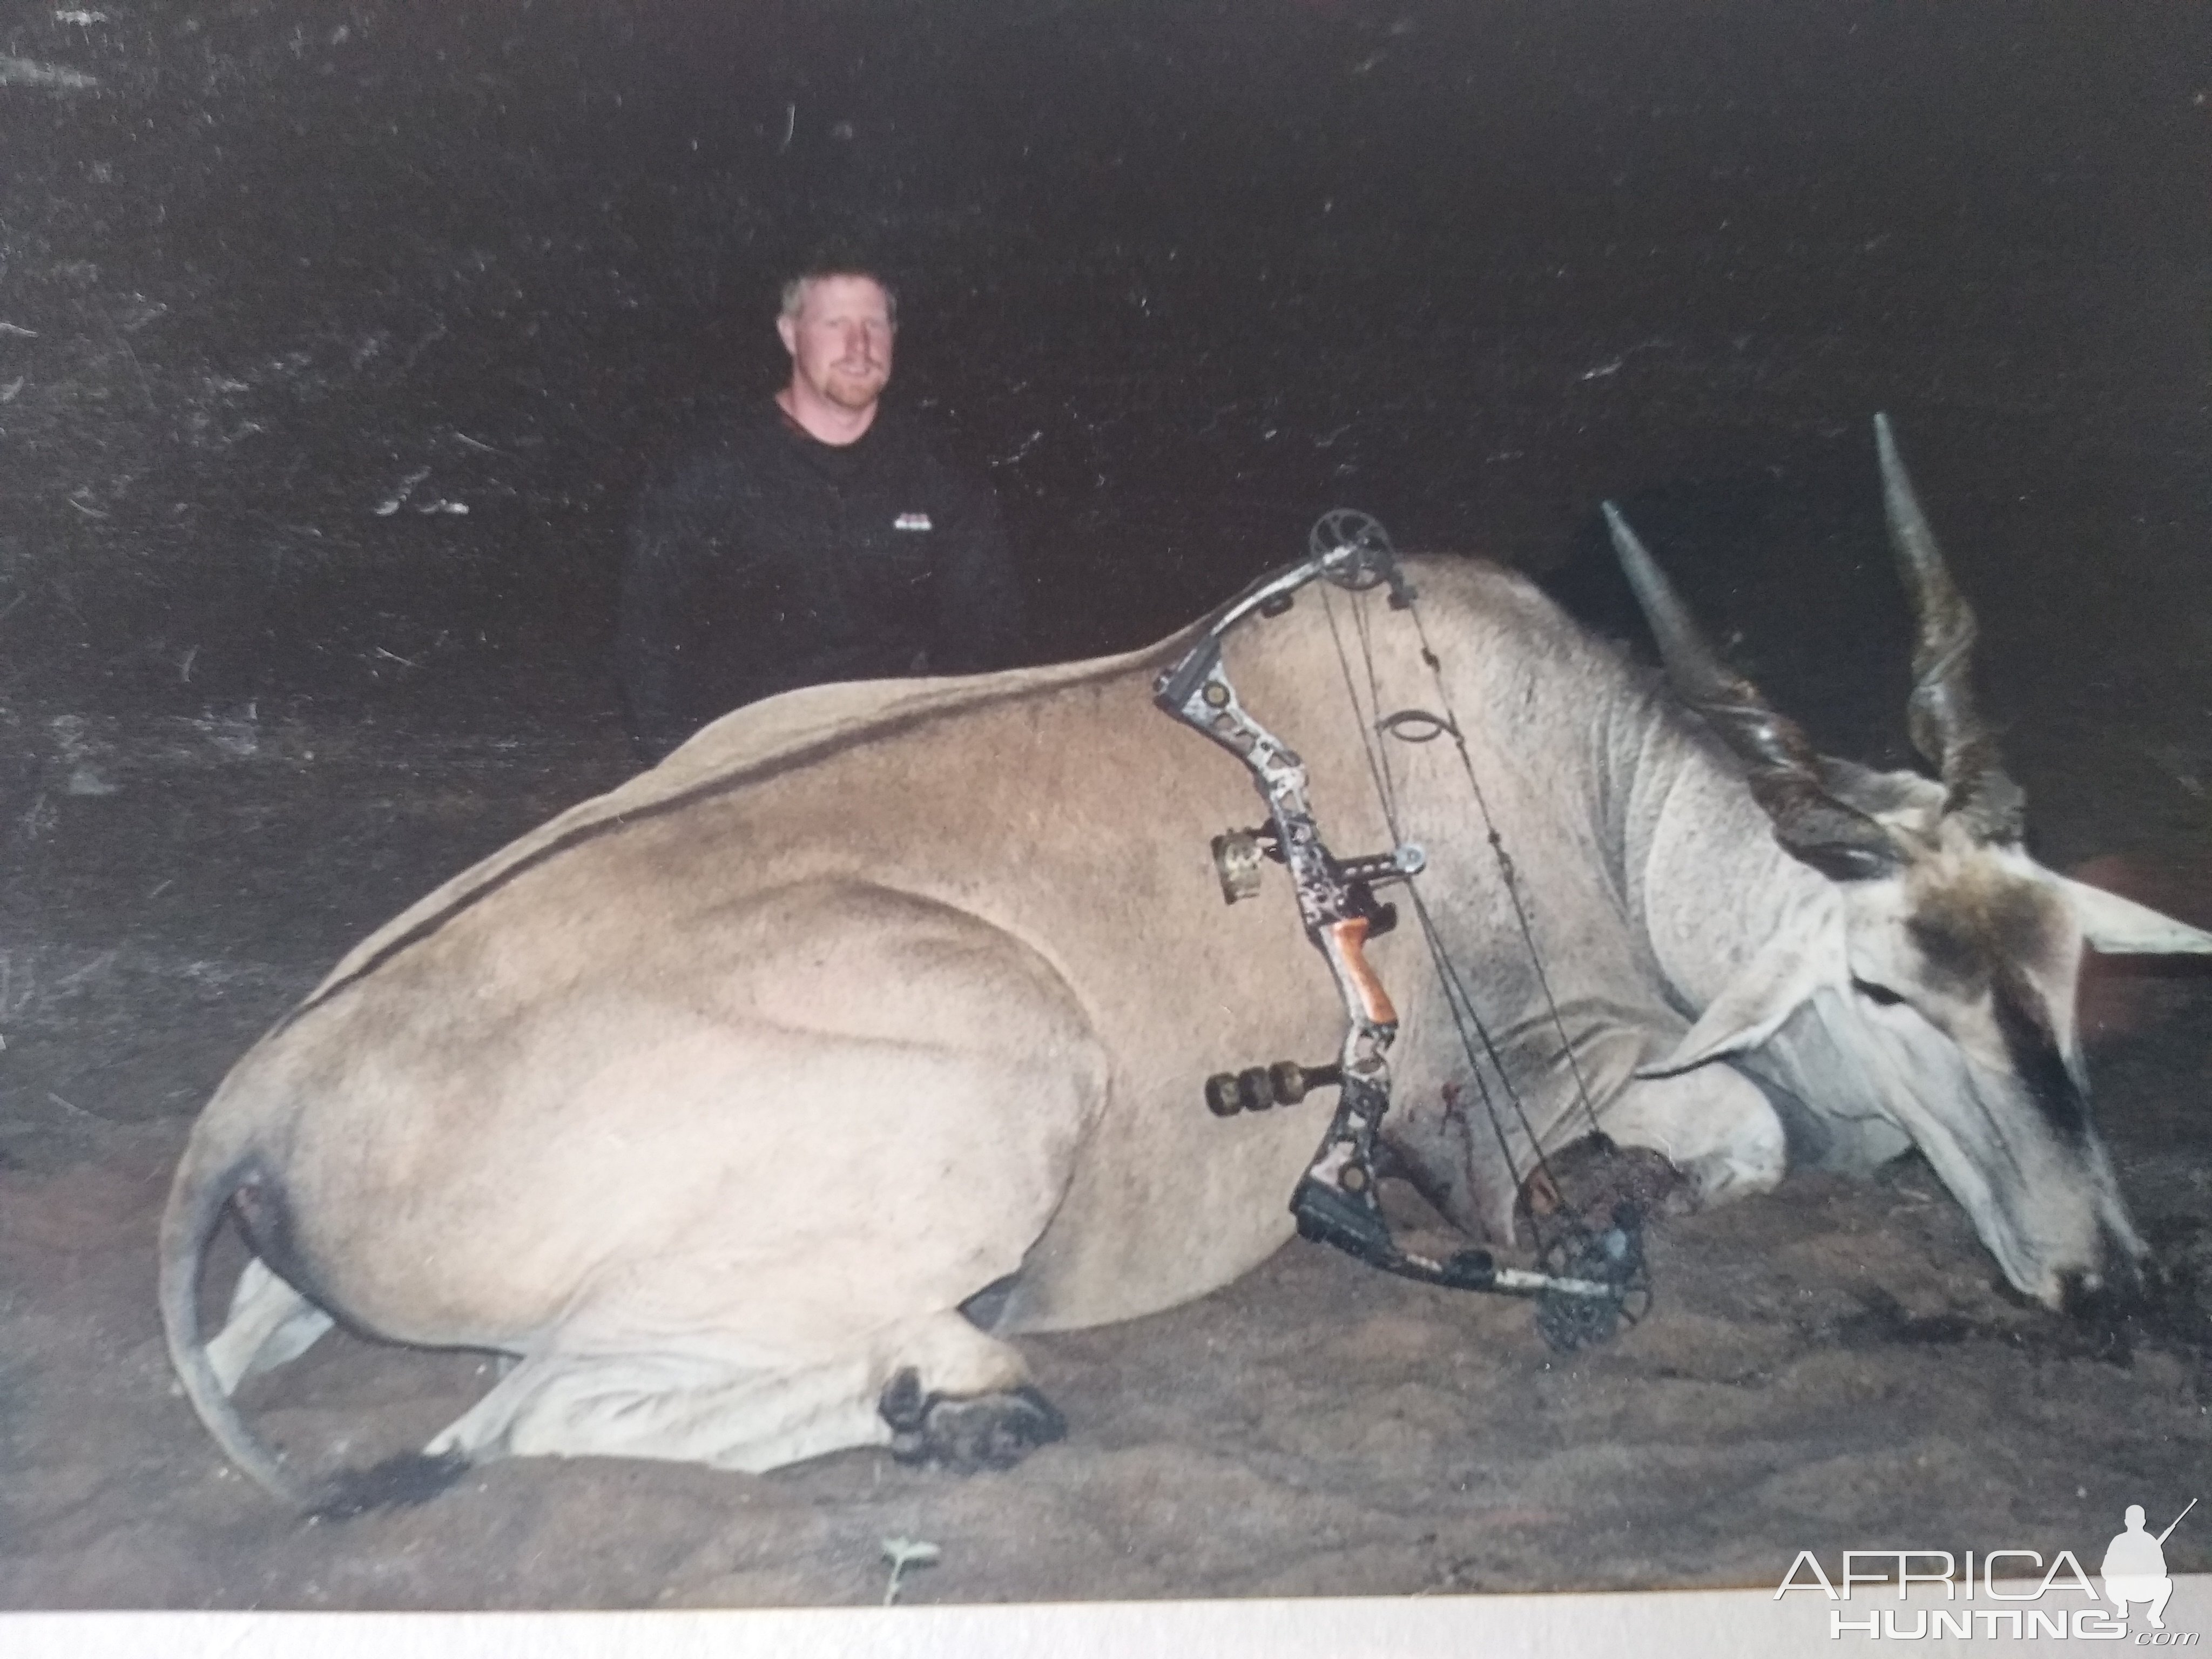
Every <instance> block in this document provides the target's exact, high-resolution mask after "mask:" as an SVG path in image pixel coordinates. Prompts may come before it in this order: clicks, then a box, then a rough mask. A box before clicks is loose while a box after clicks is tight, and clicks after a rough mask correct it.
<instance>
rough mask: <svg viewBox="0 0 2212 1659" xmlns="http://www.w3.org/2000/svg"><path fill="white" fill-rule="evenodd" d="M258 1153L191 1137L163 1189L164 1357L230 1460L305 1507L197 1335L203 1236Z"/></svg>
mask: <svg viewBox="0 0 2212 1659" xmlns="http://www.w3.org/2000/svg"><path fill="white" fill-rule="evenodd" d="M255 1173H256V1159H255V1157H254V1154H252V1152H234V1151H231V1150H229V1149H222V1148H215V1147H210V1146H208V1145H207V1143H206V1142H205V1140H204V1139H203V1138H202V1137H200V1136H197V1135H196V1136H194V1137H193V1139H192V1143H191V1146H188V1147H187V1148H186V1149H185V1158H184V1162H183V1163H182V1164H179V1166H178V1169H177V1177H176V1181H175V1182H174V1184H173V1185H172V1186H171V1187H170V1188H169V1205H168V1208H167V1210H166V1211H164V1212H162V1216H161V1327H162V1328H163V1330H164V1331H166V1332H167V1334H168V1339H169V1361H170V1363H171V1364H173V1365H174V1366H175V1367H176V1368H177V1376H178V1378H179V1380H180V1381H181V1382H182V1383H184V1385H185V1398H186V1399H188V1400H190V1401H191V1402H192V1409H193V1410H194V1411H196V1412H197V1413H199V1416H200V1421H201V1422H203V1423H204V1424H206V1425H207V1428H208V1432H209V1433H210V1434H212V1435H213V1436H214V1437H216V1443H217V1444H218V1445H220V1446H221V1447H222V1449H223V1450H224V1451H225V1452H226V1453H227V1454H228V1455H229V1457H230V1461H231V1462H234V1463H235V1464H237V1465H238V1467H239V1468H241V1469H243V1470H245V1471H246V1474H250V1475H252V1477H253V1479H254V1480H256V1481H257V1482H258V1483H259V1484H260V1485H261V1486H264V1487H266V1488H267V1489H268V1490H269V1491H270V1492H273V1493H274V1494H275V1495H276V1497H278V1498H283V1500H284V1501H285V1502H287V1503H289V1504H297V1505H299V1506H300V1507H301V1508H303V1509H305V1508H308V1507H311V1506H312V1504H313V1498H312V1497H311V1496H310V1494H309V1492H307V1488H306V1487H305V1486H302V1485H301V1483H300V1481H299V1480H297V1479H296V1478H295V1477H294V1475H293V1474H292V1473H291V1472H290V1471H289V1470H288V1469H287V1468H285V1467H284V1465H283V1462H282V1460H281V1459H279V1458H278V1456H277V1455H276V1453H275V1452H274V1451H272V1450H270V1449H269V1448H268V1447H267V1446H265V1445H264V1444H262V1443H261V1442H260V1441H258V1440H257V1439H255V1438H254V1437H253V1434H252V1431H251V1430H249V1429H248V1428H247V1427H246V1420H245V1419H243V1418H242V1417H240V1415H239V1414H238V1407H236V1406H235V1405H234V1404H233V1403H232V1401H231V1398H230V1396H229V1395H228V1394H226V1393H225V1392H224V1391H223V1387H222V1381H221V1379H220V1378H218V1377H217V1376H216V1370H215V1366H214V1365H213V1364H212V1363H210V1360H209V1358H208V1351H207V1343H206V1342H205V1341H204V1340H202V1337H201V1333H200V1309H199V1288H200V1268H201V1265H202V1263H203V1262H204V1261H205V1260H206V1257H207V1247H208V1242H209V1241H210V1239H212V1238H213V1237H215V1232H216V1228H217V1227H218V1226H220V1225H222V1213H223V1210H224V1208H225V1206H228V1204H229V1202H230V1200H231V1198H232V1197H233V1195H234V1194H236V1193H237V1192H239V1191H240V1188H245V1187H246V1186H249V1185H251V1184H252V1181H253V1178H254V1175H255Z"/></svg>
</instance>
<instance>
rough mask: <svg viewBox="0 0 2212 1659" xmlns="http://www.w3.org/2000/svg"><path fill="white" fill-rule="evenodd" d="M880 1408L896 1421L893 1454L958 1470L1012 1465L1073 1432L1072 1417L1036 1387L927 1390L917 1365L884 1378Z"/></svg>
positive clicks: (965, 1471)
mask: <svg viewBox="0 0 2212 1659" xmlns="http://www.w3.org/2000/svg"><path fill="white" fill-rule="evenodd" d="M877 1409H878V1411H880V1412H881V1413H883V1417H884V1421H885V1422H886V1423H889V1424H890V1425H891V1455H892V1456H894V1457H896V1459H898V1461H899V1462H902V1463H934V1464H936V1465H938V1466H939V1468H947V1469H950V1470H951V1471H952V1472H953V1473H954V1474H975V1472H976V1471H977V1470H978V1469H1010V1468H1013V1466H1014V1465H1015V1464H1017V1463H1018V1462H1021V1461H1022V1459H1023V1458H1024V1457H1026V1456H1027V1455H1029V1454H1030V1452H1031V1451H1032V1450H1034V1449H1036V1448H1037V1447H1039V1446H1042V1445H1043V1444H1045V1443H1047V1442H1048V1441H1053V1440H1058V1439H1060V1437H1062V1436H1063V1435H1065V1434H1066V1432H1067V1423H1066V1419H1063V1418H1062V1417H1061V1416H1060V1413H1059V1412H1058V1411H1057V1410H1056V1409H1054V1406H1053V1404H1052V1402H1051V1401H1048V1400H1047V1399H1046V1398H1045V1397H1044V1396H1043V1395H1041V1394H1039V1393H1038V1392H1037V1391H1036V1389H1030V1388H1022V1389H1012V1390H1010V1391H1008V1392H1006V1393H1002V1394H979V1395H969V1396H967V1397H966V1398H964V1399H962V1398H956V1397H955V1396H953V1395H942V1394H933V1395H925V1394H923V1393H922V1391H921V1377H920V1376H917V1375H916V1374H915V1371H914V1370H913V1369H912V1368H911V1367H908V1369H906V1370H902V1371H900V1372H899V1373H898V1375H897V1376H894V1377H892V1378H891V1380H890V1382H889V1383H886V1384H884V1392H883V1395H882V1397H881V1398H880V1399H879V1400H878V1401H877Z"/></svg>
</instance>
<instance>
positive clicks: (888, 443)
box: [616, 398, 1021, 760]
mask: <svg viewBox="0 0 2212 1659" xmlns="http://www.w3.org/2000/svg"><path fill="white" fill-rule="evenodd" d="M1020 629H1021V604H1020V594H1019V592H1018V589H1017V588H1016V586H1015V584H1014V577H1013V570H1012V562H1011V560H1010V558H1009V557H1008V555H1007V550H1006V531H1005V528H1004V526H1002V525H1001V523H1000V518H999V505H998V501H997V500H996V499H995V498H994V496H993V495H992V494H991V491H990V489H989V488H988V486H987V485H986V484H984V483H981V481H970V480H969V479H968V478H965V477H962V476H961V475H960V474H959V473H958V472H956V471H954V470H953V469H952V468H951V467H950V466H948V465H945V462H944V461H943V460H941V459H939V456H938V455H937V453H936V452H935V451H934V450H933V448H932V447H931V446H930V445H929V444H928V443H927V441H925V440H924V438H923V437H922V435H921V434H920V433H919V432H918V431H916V430H915V428H914V427H913V426H912V425H911V424H910V423H908V422H907V421H906V420H905V419H904V418H903V417H902V416H901V415H900V414H899V412H898V411H896V410H894V409H892V408H890V407H889V406H885V407H884V408H881V409H879V410H878V411H877V414H876V418H875V420H874V422H872V424H871V425H870V426H869V428H868V430H867V432H866V434H865V435H862V436H861V437H860V440H859V441H857V442H854V443H851V444H847V445H842V446H837V445H831V444H825V443H820V442H817V441H816V440H814V439H812V438H811V437H809V436H808V435H806V434H805V432H804V431H802V430H801V429H800V428H799V427H798V425H797V424H795V423H794V422H793V421H791V420H790V419H789V418H788V417H787V416H785V415H784V413H783V411H782V410H781V409H779V408H778V407H777V406H776V404H775V402H774V401H773V400H772V399H768V398H763V399H762V401H761V402H760V404H758V405H757V407H753V408H749V409H745V410H741V411H738V412H737V413H735V414H732V415H729V416H723V417H722V418H720V419H719V420H718V421H716V422H714V424H712V425H711V426H710V427H709V428H707V429H706V431H705V432H704V433H703V434H702V436H701V437H700V439H699V440H698V441H696V442H694V443H693V444H691V445H690V447H687V448H686V449H684V451H683V452H682V453H680V454H679V455H678V458H677V459H676V460H675V462H674V464H673V465H671V466H668V467H666V468H665V469H663V470H662V471H660V472H659V474H658V476H656V477H654V478H653V480H652V481H651V482H649V483H647V487H646V489H645V490H644V492H643V494H642V495H641V497H640V499H639V501H638V506H637V510H636V513H635V517H634V518H633V520H632V521H631V525H630V534H629V562H628V564H627V565H626V567H625V568H624V571H623V592H622V617H621V626H620V633H619V635H618V636H617V643H616V658H617V670H618V671H619V673H620V676H621V679H622V684H623V695H624V699H625V702H626V703H627V705H628V710H629V722H630V734H631V737H632V738H633V740H634V741H635V743H636V744H637V746H638V747H639V749H640V750H641V751H642V752H643V753H644V754H645V755H646V756H647V757H648V758H651V759H654V760H658V759H659V757H661V756H663V755H665V754H666V753H667V752H668V751H669V750H671V749H673V748H674V747H675V746H676V745H677V744H679V743H681V742H682V741H683V740H684V738H687V737H689V736H690V734H691V733H692V732H694V731H696V729H697V728H698V727H700V726H703V725H705V724H706V723H707V722H708V720H714V719H715V718H716V717H718V716H720V715H722V714H727V713H728V712H729V711H730V710H731V709H732V708H738V706H740V705H741V704H744V703H748V702H757V701H758V700H759V699H760V698H763V697H766V696H773V695H775V693H776V692H779V691H787V690H791V689H792V688H793V686H799V685H811V684H818V683H820V682H823V681H825V680H859V679H880V678H890V677H895V676H898V675H904V674H918V673H936V674H960V673H971V672H975V671H981V670H983V669H987V668H996V667H1002V666H1004V665H1006V662H1007V661H1008V660H1010V659H1012V656H1013V655H1014V653H1016V651H1017V650H1018V648H1019V636H1020Z"/></svg>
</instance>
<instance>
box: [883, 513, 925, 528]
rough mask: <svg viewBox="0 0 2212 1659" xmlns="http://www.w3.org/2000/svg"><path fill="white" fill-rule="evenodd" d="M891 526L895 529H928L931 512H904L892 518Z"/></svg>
mask: <svg viewBox="0 0 2212 1659" xmlns="http://www.w3.org/2000/svg"><path fill="white" fill-rule="evenodd" d="M891 528H892V529H894V530H927V529H928V528H929V514H928V513H900V514H899V515H898V517H896V519H893V520H891Z"/></svg>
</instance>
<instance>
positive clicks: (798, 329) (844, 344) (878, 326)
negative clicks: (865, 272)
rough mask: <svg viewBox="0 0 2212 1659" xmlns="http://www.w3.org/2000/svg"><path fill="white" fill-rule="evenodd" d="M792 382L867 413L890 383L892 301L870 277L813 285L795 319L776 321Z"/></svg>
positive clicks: (828, 280) (839, 278) (835, 279)
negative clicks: (788, 359)
mask: <svg viewBox="0 0 2212 1659" xmlns="http://www.w3.org/2000/svg"><path fill="white" fill-rule="evenodd" d="M775 326H776V332H777V333H779V334H781V335H782V337H783V349H785V350H786V351H788V352H789V353H790V354H791V373H792V378H793V380H797V381H798V382H799V383H800V384H801V385H803V386H805V387H806V389H807V390H808V391H810V392H813V393H814V394H815V395H816V396H817V397H818V398H822V399H823V400H824V401H825V402H829V403H832V404H836V405H837V406H838V407H839V408H841V409H850V410H862V409H866V408H867V407H868V406H869V405H870V404H872V403H874V402H875V401H876V399H877V398H880V397H881V396H883V392H884V386H885V385H887V384H888V383H889V382H890V378H891V334H892V328H891V312H890V300H889V298H888V297H887V296H886V295H884V291H883V289H881V288H880V287H878V285H877V284H876V283H873V282H871V281H870V280H869V279H868V278H867V277H866V276H824V277H823V278H821V279H820V280H819V281H817V282H812V283H808V284H807V285H806V292H805V297H804V299H803V300H802V301H801V302H800V305H799V314H798V315H797V316H796V317H779V318H777V319H776V323H775Z"/></svg>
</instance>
